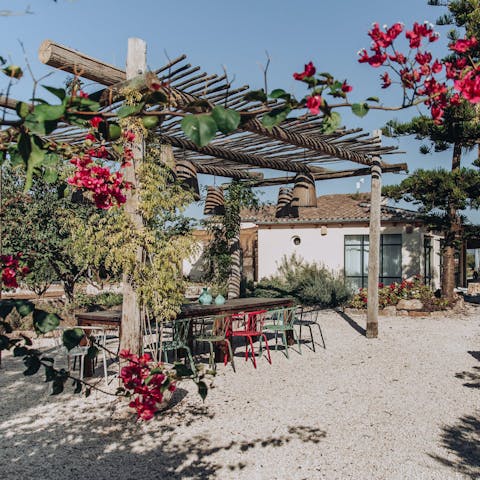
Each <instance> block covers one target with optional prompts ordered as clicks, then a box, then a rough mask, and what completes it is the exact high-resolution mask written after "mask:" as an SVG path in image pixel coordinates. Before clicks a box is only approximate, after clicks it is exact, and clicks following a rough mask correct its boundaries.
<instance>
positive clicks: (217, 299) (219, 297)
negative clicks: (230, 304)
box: [215, 293, 225, 305]
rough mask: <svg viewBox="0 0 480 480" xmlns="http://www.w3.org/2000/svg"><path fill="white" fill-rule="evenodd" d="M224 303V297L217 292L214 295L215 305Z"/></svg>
mask: <svg viewBox="0 0 480 480" xmlns="http://www.w3.org/2000/svg"><path fill="white" fill-rule="evenodd" d="M224 303H225V297H224V296H223V295H222V294H221V293H219V294H218V295H217V296H216V297H215V305H223V304H224Z"/></svg>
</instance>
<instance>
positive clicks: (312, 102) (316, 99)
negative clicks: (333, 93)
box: [307, 95, 323, 115]
mask: <svg viewBox="0 0 480 480" xmlns="http://www.w3.org/2000/svg"><path fill="white" fill-rule="evenodd" d="M322 104H323V99H322V97H321V96H320V95H313V96H311V97H307V108H308V109H309V110H310V113H311V114H312V115H318V113H319V112H320V107H321V106H322Z"/></svg>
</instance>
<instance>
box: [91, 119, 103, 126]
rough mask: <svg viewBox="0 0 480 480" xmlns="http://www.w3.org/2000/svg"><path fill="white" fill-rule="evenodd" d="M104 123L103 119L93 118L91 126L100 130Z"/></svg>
mask: <svg viewBox="0 0 480 480" xmlns="http://www.w3.org/2000/svg"><path fill="white" fill-rule="evenodd" d="M102 122H103V118H102V117H93V118H92V119H90V125H91V126H92V127H93V128H98V126H99V125H100V124H101V123H102Z"/></svg>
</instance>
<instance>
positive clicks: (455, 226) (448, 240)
mask: <svg viewBox="0 0 480 480" xmlns="http://www.w3.org/2000/svg"><path fill="white" fill-rule="evenodd" d="M461 158H462V145H461V144H460V143H455V144H454V146H453V155H452V172H453V171H455V170H458V169H459V168H460V161H461ZM447 215H448V221H449V228H448V230H447V231H446V232H445V244H444V248H443V268H442V295H443V296H444V297H445V298H447V299H448V300H452V299H453V298H454V296H455V292H454V288H455V242H456V240H457V238H458V236H459V234H460V232H461V219H460V217H459V215H458V211H457V209H456V208H455V207H454V206H452V205H451V206H450V207H449V209H448V213H447Z"/></svg>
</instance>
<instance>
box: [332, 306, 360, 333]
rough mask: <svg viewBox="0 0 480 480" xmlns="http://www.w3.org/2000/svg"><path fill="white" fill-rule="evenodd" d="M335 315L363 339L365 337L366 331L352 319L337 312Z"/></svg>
mask: <svg viewBox="0 0 480 480" xmlns="http://www.w3.org/2000/svg"><path fill="white" fill-rule="evenodd" d="M337 313H338V315H339V316H340V317H342V318H343V319H344V320H345V321H346V322H347V323H348V324H349V325H350V326H351V327H352V328H353V329H354V330H355V331H357V332H358V333H359V334H360V335H363V336H364V337H365V336H366V335H367V331H366V330H365V329H364V328H363V327H361V326H360V325H359V324H358V323H357V322H356V321H355V320H354V319H353V318H352V317H350V316H348V315H347V314H346V313H344V312H341V311H339V310H337Z"/></svg>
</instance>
